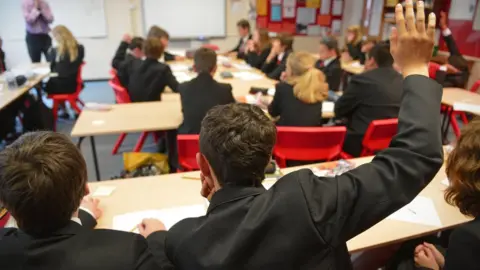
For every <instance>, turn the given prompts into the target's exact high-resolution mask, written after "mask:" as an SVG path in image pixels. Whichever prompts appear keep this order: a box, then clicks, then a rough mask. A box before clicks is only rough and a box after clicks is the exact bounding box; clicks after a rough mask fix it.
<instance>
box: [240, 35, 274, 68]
mask: <svg viewBox="0 0 480 270" xmlns="http://www.w3.org/2000/svg"><path fill="white" fill-rule="evenodd" d="M271 50H272V44H271V42H270V36H269V35H268V30H267V29H265V28H260V29H257V30H255V32H253V38H252V39H251V40H249V41H248V42H247V48H246V51H245V53H246V62H247V63H248V64H249V65H250V66H252V67H254V68H258V69H260V68H262V66H263V63H265V61H266V60H267V57H268V55H270V51H271Z"/></svg>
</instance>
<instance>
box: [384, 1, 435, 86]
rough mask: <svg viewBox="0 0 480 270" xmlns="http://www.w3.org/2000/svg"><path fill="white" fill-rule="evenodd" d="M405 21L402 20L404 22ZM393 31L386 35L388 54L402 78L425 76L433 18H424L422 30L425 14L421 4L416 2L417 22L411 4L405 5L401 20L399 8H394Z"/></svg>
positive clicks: (432, 44)
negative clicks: (426, 19) (390, 54)
mask: <svg viewBox="0 0 480 270" xmlns="http://www.w3.org/2000/svg"><path fill="white" fill-rule="evenodd" d="M405 18H406V20H405ZM395 20H396V23H397V27H396V28H393V29H392V33H391V35H390V52H391V53H392V56H393V58H394V59H395V63H396V64H397V65H398V66H399V68H400V69H401V70H402V73H403V75H404V77H406V76H408V75H413V74H418V75H425V76H428V62H429V61H430V59H431V57H432V52H433V46H434V43H435V42H434V40H435V14H433V13H430V15H429V16H428V27H427V29H425V11H424V3H423V1H418V2H417V18H416V23H415V13H414V11H413V3H412V0H407V1H406V11H405V17H404V16H403V7H402V5H401V4H398V5H397V6H396V7H395Z"/></svg>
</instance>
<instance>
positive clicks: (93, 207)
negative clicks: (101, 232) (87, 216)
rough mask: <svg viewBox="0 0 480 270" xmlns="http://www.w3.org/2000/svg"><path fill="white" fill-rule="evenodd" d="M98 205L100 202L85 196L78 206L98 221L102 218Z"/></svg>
mask: <svg viewBox="0 0 480 270" xmlns="http://www.w3.org/2000/svg"><path fill="white" fill-rule="evenodd" d="M99 204H100V200H98V199H94V198H92V197H89V196H85V197H84V198H83V199H82V203H81V204H80V206H82V207H83V208H86V209H88V211H90V213H92V214H93V217H94V218H95V219H97V220H98V219H99V218H100V217H102V214H103V211H102V209H100V207H99Z"/></svg>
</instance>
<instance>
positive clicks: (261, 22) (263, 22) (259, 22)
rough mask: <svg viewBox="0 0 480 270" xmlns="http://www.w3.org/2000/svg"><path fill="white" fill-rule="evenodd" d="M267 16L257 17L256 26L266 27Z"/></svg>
mask: <svg viewBox="0 0 480 270" xmlns="http://www.w3.org/2000/svg"><path fill="white" fill-rule="evenodd" d="M267 25H268V17H257V27H258V28H267Z"/></svg>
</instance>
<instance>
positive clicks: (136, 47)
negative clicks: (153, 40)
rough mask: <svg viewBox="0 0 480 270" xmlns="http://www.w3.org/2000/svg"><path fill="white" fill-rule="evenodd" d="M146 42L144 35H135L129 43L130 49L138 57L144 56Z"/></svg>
mask: <svg viewBox="0 0 480 270" xmlns="http://www.w3.org/2000/svg"><path fill="white" fill-rule="evenodd" d="M144 43H145V39H144V38H142V37H134V38H132V41H131V42H130V44H129V45H128V49H130V52H131V53H132V54H133V55H134V56H135V57H136V58H142V57H144V56H145V54H144V53H143V44H144Z"/></svg>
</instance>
